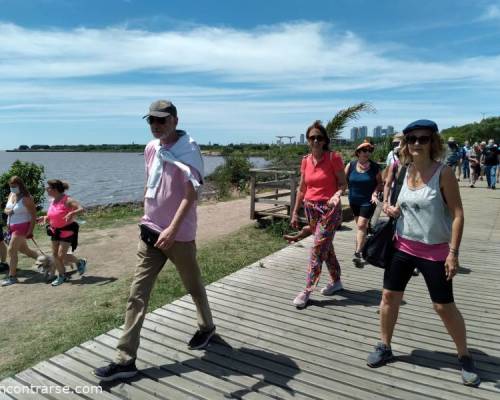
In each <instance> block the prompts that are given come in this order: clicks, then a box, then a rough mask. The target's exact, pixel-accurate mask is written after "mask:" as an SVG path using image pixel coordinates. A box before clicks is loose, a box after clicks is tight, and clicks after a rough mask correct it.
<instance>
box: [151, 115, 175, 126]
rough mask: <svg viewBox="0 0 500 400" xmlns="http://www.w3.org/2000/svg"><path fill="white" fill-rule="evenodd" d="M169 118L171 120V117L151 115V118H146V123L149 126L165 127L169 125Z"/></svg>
mask: <svg viewBox="0 0 500 400" xmlns="http://www.w3.org/2000/svg"><path fill="white" fill-rule="evenodd" d="M167 118H170V116H168V117H153V116H151V115H150V116H149V117H147V118H146V122H147V123H148V124H149V125H153V124H157V125H165V124H166V123H167Z"/></svg>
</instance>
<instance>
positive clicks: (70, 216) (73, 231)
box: [38, 179, 87, 286]
mask: <svg viewBox="0 0 500 400" xmlns="http://www.w3.org/2000/svg"><path fill="white" fill-rule="evenodd" d="M68 188H69V185H68V184H67V183H66V182H62V181H60V180H59V179H51V180H49V181H48V182H47V187H46V190H47V194H48V195H49V196H50V197H52V201H51V202H50V206H49V209H48V210H47V215H46V216H45V217H40V218H39V219H38V222H40V223H43V224H47V223H48V224H49V225H48V229H47V234H48V235H49V236H50V237H51V241H52V255H53V257H54V262H55V265H56V269H57V273H58V276H57V278H56V279H55V280H54V281H53V282H52V286H59V285H60V284H62V283H64V281H65V280H66V279H67V278H66V274H65V267H64V264H71V263H75V264H76V266H77V270H78V272H79V273H80V275H82V274H83V273H84V272H85V268H86V265H87V261H86V260H85V259H83V258H81V259H77V258H76V257H75V256H74V255H73V254H68V250H69V248H70V246H71V249H72V250H73V251H74V250H75V249H76V246H77V245H78V224H77V223H76V221H75V217H76V215H77V214H79V213H81V212H83V207H82V206H81V205H80V204H79V203H78V202H77V201H76V200H75V199H72V198H71V197H69V196H68V195H67V194H66V193H65V192H66V190H67V189H68Z"/></svg>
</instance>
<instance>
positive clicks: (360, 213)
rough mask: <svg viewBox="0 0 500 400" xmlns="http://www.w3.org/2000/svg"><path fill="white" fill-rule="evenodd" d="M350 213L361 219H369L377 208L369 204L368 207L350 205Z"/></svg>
mask: <svg viewBox="0 0 500 400" xmlns="http://www.w3.org/2000/svg"><path fill="white" fill-rule="evenodd" d="M350 206H351V210H352V213H353V215H354V216H355V217H363V218H366V219H370V218H371V217H372V215H373V213H374V212H375V208H376V207H377V206H376V205H375V204H373V203H370V205H369V206H358V205H357V204H350Z"/></svg>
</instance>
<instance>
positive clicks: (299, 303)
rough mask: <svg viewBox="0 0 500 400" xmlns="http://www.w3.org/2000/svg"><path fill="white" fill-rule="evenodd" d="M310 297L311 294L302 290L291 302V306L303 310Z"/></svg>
mask: <svg viewBox="0 0 500 400" xmlns="http://www.w3.org/2000/svg"><path fill="white" fill-rule="evenodd" d="M310 296H311V292H309V291H307V290H304V291H302V292H300V293H299V294H298V295H297V297H295V299H294V300H293V305H294V306H295V307H297V308H299V309H300V308H304V307H305V306H306V305H307V302H308V301H309V297H310Z"/></svg>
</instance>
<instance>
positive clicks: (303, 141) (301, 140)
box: [299, 133, 306, 144]
mask: <svg viewBox="0 0 500 400" xmlns="http://www.w3.org/2000/svg"><path fill="white" fill-rule="evenodd" d="M305 140H306V136H305V135H304V134H303V133H301V134H300V142H299V143H300V144H304V143H305Z"/></svg>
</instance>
